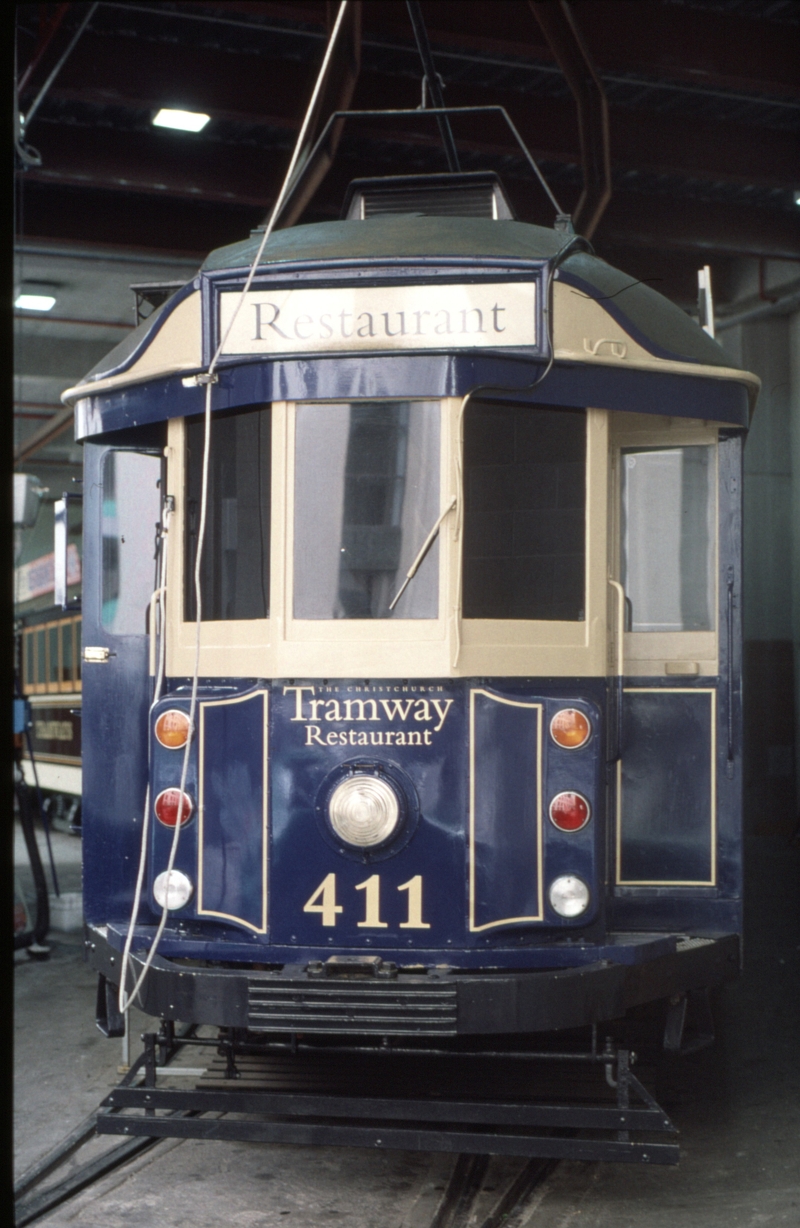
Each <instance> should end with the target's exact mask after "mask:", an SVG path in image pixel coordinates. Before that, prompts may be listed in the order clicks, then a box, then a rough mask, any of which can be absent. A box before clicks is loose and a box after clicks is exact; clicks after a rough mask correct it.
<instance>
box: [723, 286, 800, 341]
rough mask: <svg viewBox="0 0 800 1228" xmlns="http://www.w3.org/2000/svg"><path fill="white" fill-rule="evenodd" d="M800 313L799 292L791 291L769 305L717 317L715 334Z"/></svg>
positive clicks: (761, 304)
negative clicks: (743, 325)
mask: <svg viewBox="0 0 800 1228" xmlns="http://www.w3.org/2000/svg"><path fill="white" fill-rule="evenodd" d="M793 311H800V290H793V291H792V292H791V293H790V294H784V295H782V296H781V298H778V299H775V300H774V301H773V302H770V303H759V305H758V307H750V308H749V309H748V310H747V311H739V312H737V313H736V315H730V316H723V317H722V318H721V319H720V318H719V316H718V317H717V321H716V330H715V331H716V332H718V333H722V332H725V330H726V329H728V328H736V326H737V324H750V323H753V322H754V321H756V320H767V319H769V318H770V316H785V315H790V314H791V313H792V312H793Z"/></svg>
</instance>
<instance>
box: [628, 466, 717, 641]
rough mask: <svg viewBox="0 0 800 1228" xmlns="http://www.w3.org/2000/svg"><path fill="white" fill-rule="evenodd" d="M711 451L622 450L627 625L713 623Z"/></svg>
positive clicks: (695, 626) (699, 626)
mask: <svg viewBox="0 0 800 1228" xmlns="http://www.w3.org/2000/svg"><path fill="white" fill-rule="evenodd" d="M713 456H714V454H713V449H712V448H710V447H708V446H702V445H691V446H687V447H677V448H676V447H671V448H648V449H637V450H636V451H634V450H630V451H623V453H622V525H621V528H622V543H621V546H622V549H621V557H622V568H621V580H622V585H623V588H624V589H625V595H626V597H627V599H628V602H629V607H628V608H629V623H630V626H629V629H630V630H631V631H709V630H711V629H712V627H713V620H712V611H713V608H714V568H715V550H714V542H715V532H714V521H715V508H716V498H715V482H714V473H713Z"/></svg>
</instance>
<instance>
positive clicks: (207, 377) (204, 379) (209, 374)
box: [119, 0, 349, 1014]
mask: <svg viewBox="0 0 800 1228" xmlns="http://www.w3.org/2000/svg"><path fill="white" fill-rule="evenodd" d="M348 3H349V0H342V2H341V4H340V5H339V12H338V13H337V15H336V21H335V23H334V26H333V30H332V31H331V36H330V39H329V40H328V46H327V48H326V50H325V55H324V57H323V60H322V65H321V67H320V70H319V74H318V76H317V80H316V83H315V85H314V90H313V92H312V95H311V99H310V101H309V104H308V107H307V109H306V114H305V118H304V120H303V123H302V125H301V128H300V132H299V134H298V137H297V141H296V143H295V147H294V152H293V153H292V157H291V161H290V162H289V167H288V170H287V172H286V175H285V177H284V180H283V183H282V185H281V189H280V191H279V192H278V195H277V197H276V200H275V204H274V205H273V207H272V212H271V214H270V217H269V222H268V223H267V225H266V227H265V228H264V234H263V236H262V238H261V242H260V243H259V245H258V250H257V251H256V254H255V256H254V258H253V262H252V264H251V265H250V270H249V272H248V274H247V277H246V279H245V283H244V285H243V286H242V290H241V293H240V295H239V298H238V299H237V301H236V306H235V307H234V309H233V312H232V313H231V318H230V320H229V321H228V326H227V328H226V329H225V332H224V334H222V335H221V336H220V341H219V344H218V346H217V348H216V350H215V352H214V356H213V358H212V359H211V362H210V363H209V364H208V370H207V371H206V372H205V373H204V374H201V375H198V376H197V383H198V384H202V385H204V386H205V412H204V419H203V468H202V475H203V476H202V485H201V492H200V523H199V525H198V531H197V555H196V557H195V566H194V592H195V609H196V618H195V653H194V670H193V673H192V691H191V700H190V703H189V736H188V737H187V739H186V747H185V749H184V753H183V764H182V767H181V780H180V786H179V790H178V813H177V817H176V821H175V831H174V833H173V837H172V844H171V845H170V852H169V859H168V861H167V869H166V881H165V886H164V905H163V908H162V911H161V919H160V921H159V924H158V929H157V930H156V933H155V937H154V938H153V940H152V942H151V943H150V949H149V950H148V952H147V957H146V959H145V961H144V964H143V965H142V970H141V972H140V973H139V976H138V979H137V980H136V982H135V984H134V987H133V989H132V990H131V992H130V994H127V995H126V993H125V983H126V980H127V975H128V967H129V962H130V952H131V945H132V942H133V932H134V927H135V924H136V919H137V917H138V914H139V906H140V904H141V895H142V885H143V883H144V872H145V866H146V863H147V833H148V831H149V821H150V784H149V771H148V785H147V791H146V796H145V819H144V823H143V825H142V845H141V850H140V855H139V873H138V875H137V880H136V890H135V893H134V903H133V908H132V910H131V920H130V925H129V926H128V933H127V936H126V939H125V948H124V952H123V958H122V974H121V976H120V986H119V1010H120V1014H125V1012H126V1011H128V1010H129V1009H130V1006H131V1003H132V1002H133V1001H134V999H135V998H136V997H137V996H138V995H139V993H140V991H141V988H142V985H143V984H144V980H145V977H146V976H147V973H148V972H149V970H150V967H151V965H152V962H153V959H154V958H155V955H156V951H157V950H158V946H159V943H160V942H161V937H162V934H163V933H164V929H165V927H166V924H167V918H168V916H169V890H170V878H171V875H172V870H173V868H174V865H175V857H176V855H177V852H178V842H179V840H180V832H181V824H182V822H183V808H184V795H185V789H186V778H187V775H188V771H189V756H190V752H191V747H192V741H193V739H194V734H195V719H196V715H197V689H198V680H199V677H200V632H201V626H202V592H201V564H202V558H203V542H204V540H205V529H206V518H207V510H208V467H209V456H210V451H211V448H210V444H211V400H212V397H211V389H212V386H213V385H214V384H215V383H216V382H217V380H218V378H219V377H218V376H217V375H216V368H217V364H218V362H219V359H220V355H221V354H222V352H223V350H224V348H225V345H226V343H227V340H228V337H229V336H230V333H231V329H232V328H233V325H234V323H235V322H236V318H237V316H238V315H239V312H240V311H241V308H242V307H243V305H244V303H245V300H246V297H247V293H248V291H249V289H250V286H251V285H252V282H253V278H254V277H255V274H256V270H257V268H258V265H259V264H260V262H261V257H262V255H263V253H264V248H265V247H266V245H267V242H268V240H269V237H270V235H271V234H272V231H273V229H274V226H275V221H276V219H277V217H278V215H279V212H280V210H281V208H282V206H283V202H284V200H285V198H286V195H287V192H288V190H289V187H290V185H291V183H292V180H293V178H294V176H295V172H296V170H297V165H298V161H299V159H300V154H301V152H302V150H303V148H304V146H305V142H306V136H307V134H308V130H309V127H310V124H311V120H312V117H313V112H314V109H315V107H316V104H317V100H318V98H319V95H320V93H321V91H322V88H323V85H324V82H325V78H326V76H327V73H328V67H329V65H330V61H331V57H332V55H333V51H334V48H335V46H336V42H337V39H338V37H339V31H340V30H341V27H342V22H343V19H344V15H345V12H346V10H347V6H348ZM162 573H163V583H162V585H159V587H166V572H165V571H164V569H163V567H162ZM166 597H167V594H166V592H164V593H163V595H162V597H161V598H160V601H161V602H163V606H165V605H166ZM163 606H162V608H163ZM165 635H166V625H165V623H164V622H163V621H162V624H161V641H162V647H161V653H162V656H163V642H164V640H165ZM159 676H160V677H161V678H162V679H163V673H160V675H159ZM155 702H156V700H155V699H154V701H153V704H155ZM150 712H152V705H151V709H150ZM149 725H150V718H149V716H148V739H149Z"/></svg>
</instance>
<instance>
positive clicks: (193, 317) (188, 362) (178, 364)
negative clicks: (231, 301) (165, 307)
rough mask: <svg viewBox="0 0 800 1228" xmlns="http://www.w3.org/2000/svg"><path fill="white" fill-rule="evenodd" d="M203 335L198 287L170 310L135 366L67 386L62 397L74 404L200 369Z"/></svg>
mask: <svg viewBox="0 0 800 1228" xmlns="http://www.w3.org/2000/svg"><path fill="white" fill-rule="evenodd" d="M202 335H203V334H202V320H201V308H200V291H199V290H197V291H195V293H194V294H190V295H189V296H188V297H187V298H185V299H183V301H182V302H180V303H178V305H177V307H175V308H174V310H173V311H171V312H170V314H169V315H168V316H167V318H166V320H165V321H164V323H163V324H162V325H161V327H160V328H159V330H158V332H157V333H156V334H155V336H154V337H153V339H152V341H151V342H150V344H149V345H148V347H147V349H146V350H145V351H144V353H143V354H142V355H141V357H139V358H137V360H136V362H135V363H134V364H133V366H132V367H129V368H128V370H127V371H123V372H121V374H120V375H110V376H109V377H108V378H107V379H99V380H90V381H89V382H88V383H86V384H76V385H75V386H74V388H67V390H66V392H64V393H62V395H61V400H62V401H63V402H64V403H65V404H66V405H70V404H72V402H73V401H77V400H78V399H79V398H80V397H86V396H94V395H95V394H96V393H98V392H108V391H109V390H110V389H112V388H124V387H126V386H127V385H128V384H142V383H144V382H145V381H146V380H150V379H155V378H157V377H159V376H165V375H175V374H177V373H178V372H180V371H200V370H201V369H202V366H203V353H202Z"/></svg>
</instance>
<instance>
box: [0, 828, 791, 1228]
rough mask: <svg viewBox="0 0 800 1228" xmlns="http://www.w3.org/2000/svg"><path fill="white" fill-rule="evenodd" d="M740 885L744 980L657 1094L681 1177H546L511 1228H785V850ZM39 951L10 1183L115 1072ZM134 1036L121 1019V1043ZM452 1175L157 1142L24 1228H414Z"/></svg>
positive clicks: (391, 1164) (55, 939)
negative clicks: (744, 912) (677, 1142)
mask: <svg viewBox="0 0 800 1228" xmlns="http://www.w3.org/2000/svg"><path fill="white" fill-rule="evenodd" d="M55 843H56V850H57V854H56V855H57V858H58V861H59V863H60V864H62V863H63V866H64V870H63V873H64V884H62V889H66V885H67V884H69V887H70V889H74V885H75V882H76V881H77V880H76V879H75V868H74V867H75V864H76V848H79V845H78V842H77V841H76V840H75V839H74V838H73V837H68V836H62V835H60V834H56V841H55ZM748 878H749V880H750V882H751V884H752V891H751V894H750V904H749V908H748V918H747V940H746V941H747V946H746V966H745V973H744V976H743V977H742V979H741V980H739V981H738V982H737V983H735V984H734V985H731V986H729V987H728V988H726V990H725V991H724V993H723V994H722V995H721V998H720V1002H719V1004H718V1005H719V1014H718V1019H717V1024H718V1033H719V1039H718V1043H717V1044H716V1045H715V1047H714V1048H713V1049H710V1050H707V1051H705V1052H703V1053H699V1054H697V1055H695V1056H694V1057H690V1058H684V1059H680V1060H679V1061H677V1062H676V1063H675V1064H674V1065H673V1067H672V1069H671V1072H670V1074H669V1077H668V1079H667V1084H666V1093H665V1095H664V1097H663V1100H664V1107H665V1108H667V1110H668V1111H669V1112H670V1113H671V1115H672V1117H673V1119H674V1120H675V1122H676V1124H677V1125H678V1126H679V1127H680V1129H681V1149H682V1159H681V1163H680V1165H679V1166H678V1167H677V1168H674V1169H672V1168H652V1169H646V1168H631V1167H628V1166H625V1165H608V1164H606V1165H604V1164H580V1163H562V1164H561V1165H559V1166H558V1168H557V1169H556V1170H555V1172H554V1173H553V1175H552V1176H551V1177H550V1178H549V1180H548V1181H547V1182H546V1183H545V1184H544V1185H543V1186H541V1187H540V1188H539V1189H538V1191H537V1192H536V1194H535V1196H534V1198H533V1200H532V1201H531V1203H530V1204H529V1205H528V1207H527V1209H526V1212H525V1214H524V1216H523V1217H522V1218H521V1219H518V1220H516V1221H515V1222H514V1228H523V1225H525V1224H530V1225H533V1228H579V1226H580V1228H634V1225H635V1226H636V1228H675V1226H676V1225H680V1228H717V1226H718V1228H784V1226H785V1228H798V1225H800V889H799V888H800V846H798V845H797V844H790V843H788V842H787V840H786V838H785V837H781V838H777V837H773V838H767V837H759V838H752V839H751V840H750V842H749V847H748ZM50 941H51V943H52V955H51V958H50V960H49V961H48V962H45V963H34V962H33V961H30V960H28V959H27V957H26V956H25V955H24V954H22V953H19V954H18V955H17V967H16V972H17V976H16V1042H15V1045H16V1047H15V1061H16V1098H15V1116H16V1171H17V1172H18V1173H19V1172H21V1171H22V1170H24V1169H25V1168H26V1167H27V1166H28V1165H29V1164H30V1163H32V1162H33V1161H34V1160H35V1159H37V1158H38V1157H39V1156H41V1155H42V1154H44V1153H45V1152H46V1151H47V1150H48V1149H49V1148H50V1147H51V1146H53V1145H54V1144H55V1143H56V1142H58V1141H59V1140H60V1139H61V1138H63V1137H64V1136H65V1135H66V1134H67V1133H68V1132H69V1130H71V1129H72V1128H73V1127H74V1126H75V1125H76V1124H78V1122H79V1121H81V1120H82V1119H83V1118H84V1117H85V1116H86V1115H87V1114H88V1113H89V1112H90V1111H91V1110H92V1109H93V1108H94V1107H96V1105H97V1103H98V1102H99V1100H100V1099H101V1098H102V1097H103V1095H104V1094H105V1093H106V1092H107V1091H108V1089H109V1088H110V1087H111V1086H112V1084H113V1083H114V1082H115V1081H116V1079H117V1078H118V1075H117V1065H118V1063H119V1062H120V1059H121V1048H120V1046H121V1042H120V1041H118V1040H106V1039H104V1038H103V1037H102V1036H101V1035H100V1034H99V1032H97V1031H96V1029H95V1027H94V1023H93V1019H94V992H95V983H94V977H93V975H92V974H91V973H90V972H89V970H88V969H87V968H86V966H85V965H84V963H83V961H82V953H81V945H80V936H79V935H71V934H69V935H68V934H57V933H53V934H51V938H50ZM146 1024H147V1019H146V1017H145V1016H142V1015H138V1016H137V1017H136V1018H135V1020H134V1028H133V1034H134V1036H138V1035H139V1034H140V1033H141V1031H142V1030H143V1029H144V1027H145V1025H146ZM113 1142H114V1140H111V1144H113ZM108 1145H110V1144H109V1142H108V1141H107V1140H105V1139H104V1140H98V1142H97V1143H95V1144H92V1146H93V1148H94V1149H95V1150H97V1149H102V1148H105V1147H106V1146H108ZM452 1164H453V1160H452V1158H448V1157H442V1156H430V1155H426V1154H416V1153H407V1152H377V1153H376V1152H370V1151H360V1150H345V1149H337V1148H320V1149H304V1148H297V1147H289V1146H281V1145H260V1144H248V1143H220V1142H201V1141H195V1140H190V1141H186V1142H179V1141H175V1140H165V1141H162V1142H160V1143H158V1144H157V1145H156V1146H155V1147H154V1148H153V1149H152V1150H151V1151H150V1152H148V1153H147V1154H145V1155H144V1156H142V1157H140V1158H139V1159H138V1160H135V1161H133V1162H132V1163H131V1164H130V1165H129V1166H127V1167H126V1168H125V1169H122V1170H119V1171H117V1172H116V1173H114V1174H113V1175H111V1176H109V1177H107V1178H106V1179H104V1180H103V1181H101V1182H99V1183H98V1184H97V1185H95V1186H93V1187H92V1188H91V1189H89V1190H87V1191H85V1192H84V1193H83V1194H80V1195H78V1196H77V1197H76V1198H74V1199H73V1200H71V1201H70V1202H68V1203H66V1204H64V1205H63V1206H62V1207H60V1208H58V1209H57V1210H55V1211H54V1212H52V1213H51V1214H50V1215H49V1216H47V1217H45V1218H44V1219H42V1220H41V1221H39V1222H40V1223H42V1224H46V1225H53V1226H55V1225H67V1224H69V1225H71V1226H74V1228H88V1226H89V1225H92V1226H98V1228H99V1226H100V1225H102V1228H129V1226H131V1225H139V1224H141V1225H147V1226H148V1228H149V1226H150V1225H153V1224H157V1225H159V1228H183V1226H184V1225H186V1226H187V1228H189V1225H191V1228H217V1226H218V1225H223V1224H224V1225H236V1226H242V1228H272V1226H273V1225H282V1226H283V1228H285V1226H286V1224H287V1223H288V1224H291V1223H295V1224H299V1225H302V1226H303V1228H322V1226H323V1225H325V1226H326V1228H329V1225H330V1224H331V1223H337V1224H340V1225H342V1228H344V1226H345V1225H346V1226H347V1228H426V1226H427V1225H428V1224H429V1223H430V1220H431V1217H432V1215H433V1213H434V1210H435V1207H436V1205H437V1202H438V1200H439V1198H440V1197H441V1191H442V1189H443V1188H444V1185H445V1183H446V1180H447V1177H448V1175H449V1172H450V1169H451V1167H452ZM501 1168H502V1163H500V1164H495V1166H494V1168H493V1170H491V1171H490V1174H489V1176H487V1178H486V1179H485V1182H484V1185H488V1184H489V1182H490V1179H491V1173H492V1172H495V1175H497V1174H499V1172H500V1169H501ZM484 1202H486V1200H484ZM486 1209H488V1203H487V1206H486ZM479 1210H480V1211H482V1213H483V1214H485V1213H486V1212H485V1210H484V1209H483V1207H481V1208H480V1209H479ZM481 1218H482V1217H481V1215H480V1214H476V1216H475V1217H474V1218H473V1222H474V1223H475V1225H476V1228H478V1225H479V1224H480V1222H481Z"/></svg>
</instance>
